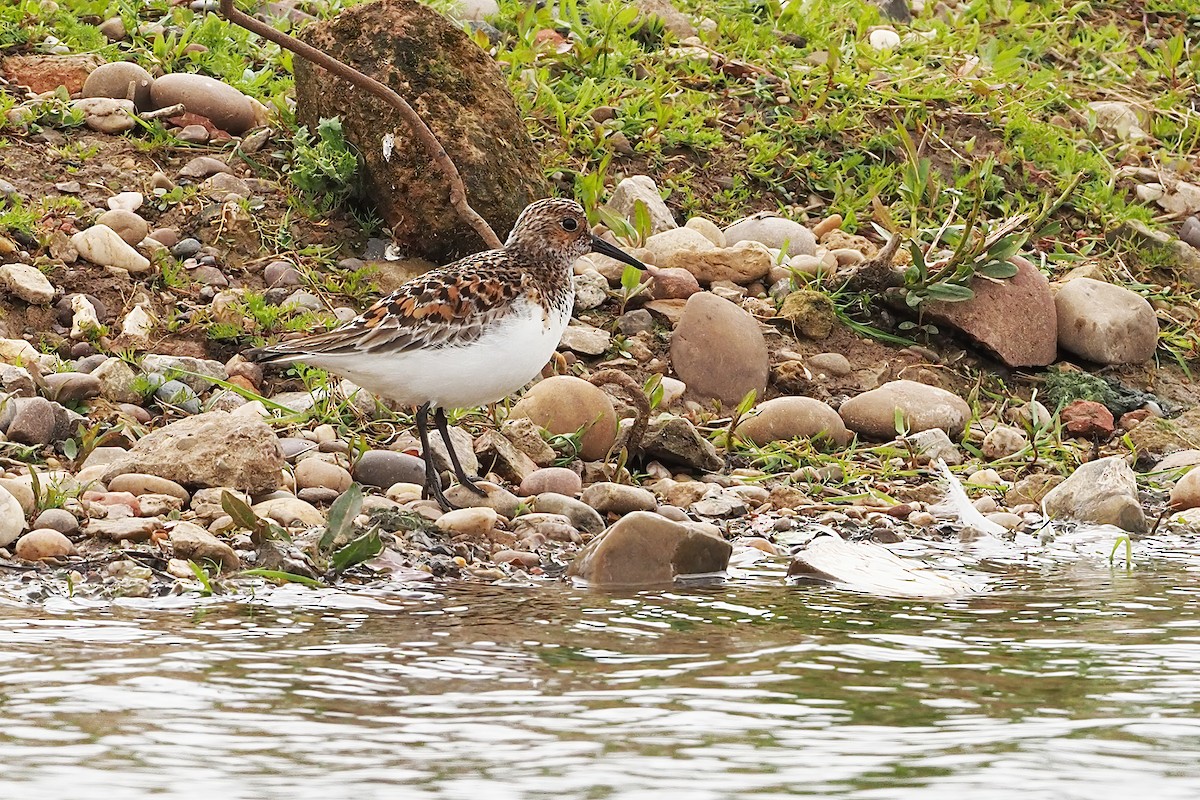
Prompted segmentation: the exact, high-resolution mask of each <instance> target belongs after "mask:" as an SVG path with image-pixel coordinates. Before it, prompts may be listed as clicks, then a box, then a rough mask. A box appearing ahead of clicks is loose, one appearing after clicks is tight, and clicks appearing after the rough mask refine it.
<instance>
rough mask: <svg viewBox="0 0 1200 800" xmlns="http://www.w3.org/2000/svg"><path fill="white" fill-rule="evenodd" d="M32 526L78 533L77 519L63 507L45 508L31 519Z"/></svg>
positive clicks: (60, 531)
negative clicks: (35, 517)
mask: <svg viewBox="0 0 1200 800" xmlns="http://www.w3.org/2000/svg"><path fill="white" fill-rule="evenodd" d="M0 505H2V503H0ZM0 513H2V512H0ZM33 528H34V529H35V530H36V529H38V528H50V529H51V530H56V531H58V532H59V533H64V534H65V533H78V532H79V520H78V519H76V518H75V515H74V514H72V513H71V512H70V511H67V510H66V509H65V508H47V509H46V510H45V511H43V512H42V513H40V514H38V515H37V519H35V520H34V521H33Z"/></svg>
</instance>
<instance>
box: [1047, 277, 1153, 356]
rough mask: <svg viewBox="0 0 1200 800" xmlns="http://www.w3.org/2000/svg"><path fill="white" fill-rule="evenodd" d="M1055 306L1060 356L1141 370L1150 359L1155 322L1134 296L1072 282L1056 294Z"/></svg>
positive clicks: (1146, 305) (1109, 287)
mask: <svg viewBox="0 0 1200 800" xmlns="http://www.w3.org/2000/svg"><path fill="white" fill-rule="evenodd" d="M1054 304H1055V306H1057V308H1058V343H1059V345H1060V346H1061V347H1062V348H1063V349H1064V350H1070V351H1071V352H1072V353H1074V354H1075V355H1078V356H1082V357H1083V358H1086V359H1088V360H1089V361H1095V362H1096V363H1098V364H1140V363H1142V362H1144V361H1149V360H1150V359H1151V358H1153V357H1154V349H1155V347H1157V346H1158V317H1157V316H1156V315H1155V313H1154V309H1153V308H1151V307H1150V304H1149V303H1148V302H1146V298H1144V297H1142V296H1141V295H1139V294H1137V293H1136V292H1133V291H1130V290H1129V289H1126V288H1125V287H1123V286H1116V285H1114V284H1111V283H1105V282H1104V281H1097V280H1092V279H1091V278H1076V279H1075V280H1073V281H1068V282H1067V283H1066V284H1064V285H1063V286H1062V288H1060V289H1059V290H1058V294H1056V295H1055V296H1054Z"/></svg>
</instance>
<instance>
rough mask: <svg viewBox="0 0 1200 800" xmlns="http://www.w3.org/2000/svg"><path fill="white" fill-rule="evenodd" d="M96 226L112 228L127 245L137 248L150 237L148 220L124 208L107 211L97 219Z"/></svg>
mask: <svg viewBox="0 0 1200 800" xmlns="http://www.w3.org/2000/svg"><path fill="white" fill-rule="evenodd" d="M96 224H97V225H104V226H106V227H108V228H111V229H112V230H113V231H114V232H115V233H116V234H117V236H120V237H121V239H122V240H124V242H125V243H126V244H128V245H132V246H136V245H137V244H138V242H140V241H142V240H143V239H145V238H146V237H147V236H148V235H150V226H149V225H148V224H147V223H146V220H144V219H142V218H141V217H139V216H138V215H137V214H134V213H133V212H132V211H126V210H124V209H122V208H113V209H109V210H108V211H105V212H104V213H103V214H101V215H100V216H99V217H97V218H96Z"/></svg>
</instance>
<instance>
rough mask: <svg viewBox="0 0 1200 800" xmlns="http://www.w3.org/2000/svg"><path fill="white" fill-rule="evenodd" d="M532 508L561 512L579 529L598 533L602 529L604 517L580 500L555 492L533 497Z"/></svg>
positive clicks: (548, 511)
mask: <svg viewBox="0 0 1200 800" xmlns="http://www.w3.org/2000/svg"><path fill="white" fill-rule="evenodd" d="M532 505H533V508H534V510H535V511H537V512H538V513H541V514H561V515H562V516H564V517H566V518H567V519H569V520H570V521H571V524H572V525H574V526H575V527H576V528H578V529H579V530H581V531H587V532H588V533H599V532H600V531H602V530H604V518H603V517H602V516H600V513H599V512H598V511H596V509H594V508H592V507H591V506H589V505H588V504H587V503H585V502H583V501H582V500H576V499H575V498H574V497H567V496H566V495H564V494H556V493H555V492H542V493H541V494H539V495H538V496H537V497H535V498H534V499H533V504H532Z"/></svg>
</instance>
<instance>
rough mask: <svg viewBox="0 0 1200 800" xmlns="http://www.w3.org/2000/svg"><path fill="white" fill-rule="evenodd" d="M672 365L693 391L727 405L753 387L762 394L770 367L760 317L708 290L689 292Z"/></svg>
mask: <svg viewBox="0 0 1200 800" xmlns="http://www.w3.org/2000/svg"><path fill="white" fill-rule="evenodd" d="M671 365H672V366H673V367H674V369H675V374H676V375H677V376H678V377H679V379H680V380H681V381H683V382H684V383H685V384H687V387H688V392H689V393H690V394H693V395H695V396H697V397H700V398H705V399H717V400H720V401H721V402H722V403H724V404H725V405H726V406H731V405H736V404H737V403H739V402H741V400H742V398H743V397H745V396H746V394H747V393H748V392H751V391H754V392H756V393H757V394H758V396H759V397H762V395H763V393H764V392H765V391H766V390H767V376H768V375H769V374H770V370H771V361H770V357H769V355H768V354H767V343H766V340H765V339H763V335H762V330H761V329H760V328H759V325H758V321H757V320H755V319H754V317H752V316H750V314H749V313H748V312H746V311H745V310H744V309H742V308H740V307H739V306H737V305H734V304H733V303H731V302H729V301H728V300H726V299H724V298H721V297H717V296H716V295H715V294H712V293H710V292H700V293H698V294H694V295H692V296H691V297H689V298H688V300H687V305H686V306H684V309H683V315H682V316H681V317H680V319H679V325H678V326H677V327H676V328H675V332H674V333H673V334H672V335H671Z"/></svg>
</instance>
